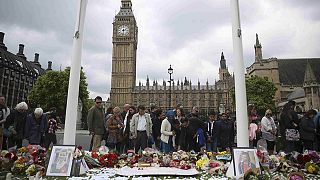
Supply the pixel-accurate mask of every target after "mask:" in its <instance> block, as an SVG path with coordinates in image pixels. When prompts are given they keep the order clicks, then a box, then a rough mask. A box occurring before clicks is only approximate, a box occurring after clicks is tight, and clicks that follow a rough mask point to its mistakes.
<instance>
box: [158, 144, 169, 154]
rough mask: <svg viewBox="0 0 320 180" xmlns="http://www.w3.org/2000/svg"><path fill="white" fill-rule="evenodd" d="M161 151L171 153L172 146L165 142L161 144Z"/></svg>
mask: <svg viewBox="0 0 320 180" xmlns="http://www.w3.org/2000/svg"><path fill="white" fill-rule="evenodd" d="M160 149H161V151H162V152H163V153H169V152H170V151H171V145H170V144H169V143H165V142H163V141H161V142H160Z"/></svg>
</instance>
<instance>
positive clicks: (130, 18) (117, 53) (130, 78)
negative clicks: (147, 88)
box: [110, 0, 138, 107]
mask: <svg viewBox="0 0 320 180" xmlns="http://www.w3.org/2000/svg"><path fill="white" fill-rule="evenodd" d="M112 44H113V48H112V75H111V92H110V100H111V105H112V106H113V107H114V106H119V107H122V106H123V105H124V104H127V103H128V104H132V103H133V97H132V92H133V91H134V88H135V85H136V56H137V45H138V26H137V23H136V20H135V17H134V15H133V12H132V2H131V0H121V8H120V11H119V12H118V14H117V15H116V16H115V19H114V22H113V35H112Z"/></svg>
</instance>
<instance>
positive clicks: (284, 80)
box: [247, 35, 320, 110]
mask: <svg viewBox="0 0 320 180" xmlns="http://www.w3.org/2000/svg"><path fill="white" fill-rule="evenodd" d="M254 49H255V62H254V63H253V64H252V65H251V66H249V67H248V68H247V77H251V76H255V75H256V76H259V77H264V78H266V79H268V80H269V81H271V82H273V83H274V84H275V86H276V87H277V89H278V90H277V92H276V95H275V101H276V105H277V106H279V107H281V106H283V105H284V104H285V103H286V102H287V101H288V100H295V101H296V102H297V104H298V105H299V106H301V108H302V109H303V110H308V109H310V108H316V109H319V108H320V93H319V89H320V58H298V59H277V58H269V59H263V58H262V46H261V44H260V42H259V38H258V35H256V44H255V45H254Z"/></svg>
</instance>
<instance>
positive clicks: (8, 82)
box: [0, 32, 52, 108]
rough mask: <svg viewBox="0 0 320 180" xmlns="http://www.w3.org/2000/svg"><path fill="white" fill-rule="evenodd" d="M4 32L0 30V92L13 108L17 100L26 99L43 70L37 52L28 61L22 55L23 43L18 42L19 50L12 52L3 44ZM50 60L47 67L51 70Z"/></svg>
mask: <svg viewBox="0 0 320 180" xmlns="http://www.w3.org/2000/svg"><path fill="white" fill-rule="evenodd" d="M4 35H5V34H4V33H3V32H0V94H2V95H4V96H5V98H6V104H7V106H8V107H10V108H13V107H15V105H16V104H17V103H19V102H22V101H26V100H27V95H28V93H29V92H30V91H31V89H32V86H33V85H34V83H35V81H36V79H37V78H38V76H40V75H42V74H43V73H44V72H45V70H44V69H43V68H42V67H41V65H40V63H39V54H38V53H35V57H34V61H28V60H27V58H26V56H25V55H24V53H23V51H24V45H23V44H19V51H18V53H17V54H13V53H11V52H9V51H8V50H7V47H6V45H5V44H4V41H3V40H4ZM51 65H52V63H51V61H49V62H48V69H47V70H51Z"/></svg>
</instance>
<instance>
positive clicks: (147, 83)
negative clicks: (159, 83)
mask: <svg viewBox="0 0 320 180" xmlns="http://www.w3.org/2000/svg"><path fill="white" fill-rule="evenodd" d="M146 85H147V86H149V85H150V84H149V76H148V75H147V82H146Z"/></svg>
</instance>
